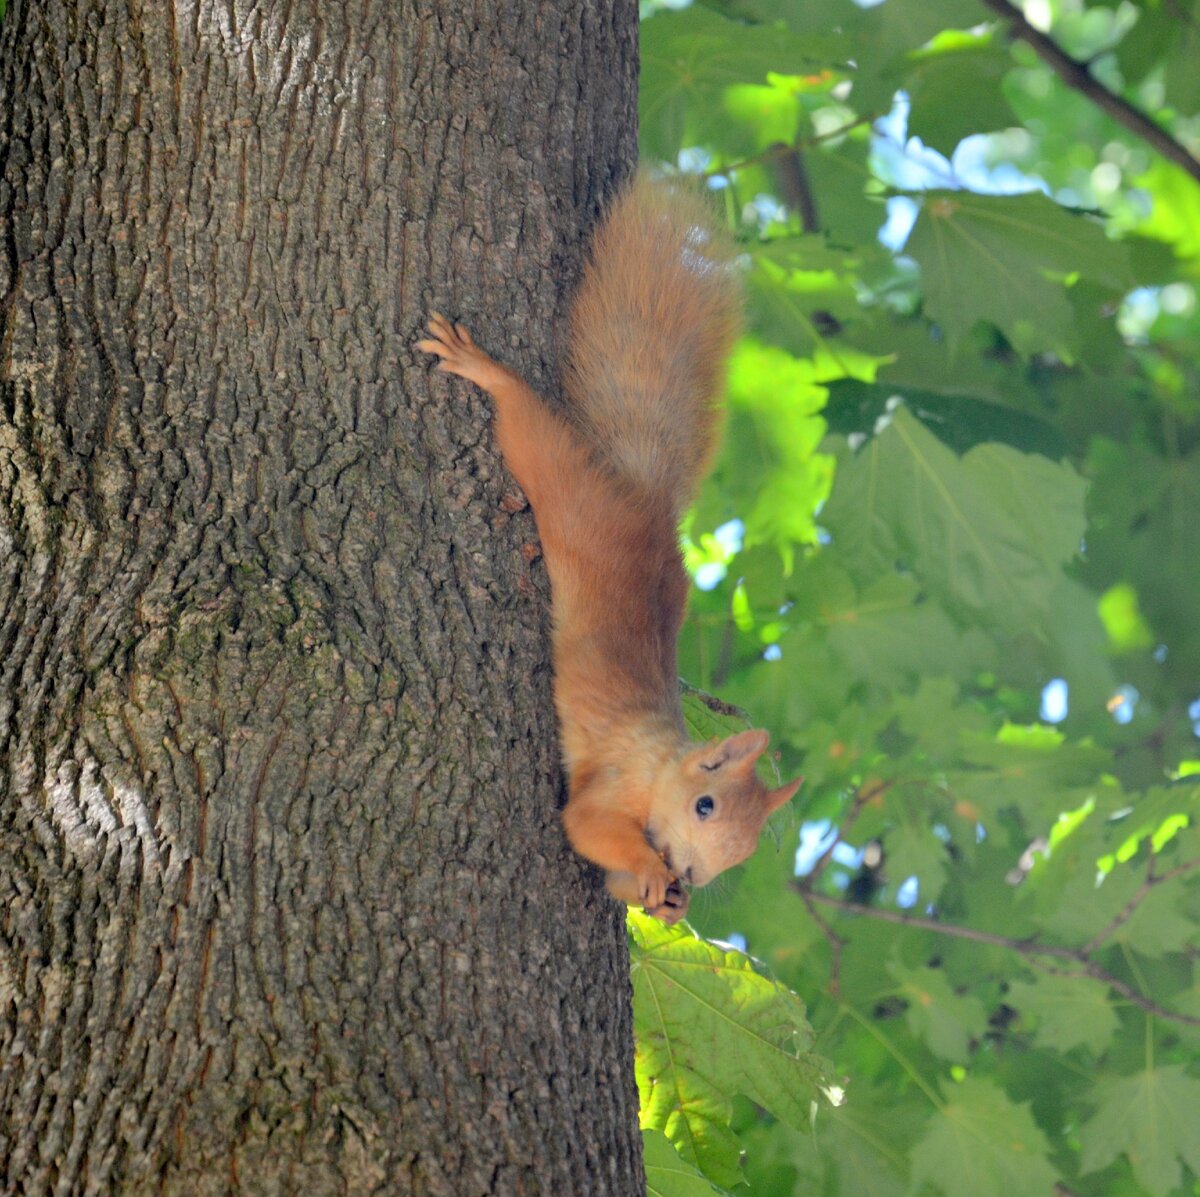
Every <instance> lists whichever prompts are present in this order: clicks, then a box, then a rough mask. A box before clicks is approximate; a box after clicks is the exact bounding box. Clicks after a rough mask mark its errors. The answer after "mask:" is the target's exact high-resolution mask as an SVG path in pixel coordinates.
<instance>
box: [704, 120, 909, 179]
mask: <svg viewBox="0 0 1200 1197" xmlns="http://www.w3.org/2000/svg"><path fill="white" fill-rule="evenodd" d="M884 115H885V114H884V113H882V112H872V113H869V114H868V115H866V116H859V117H855V118H854V120H852V121H847V122H846V123H845V124H844V125H838V127H837V128H836V129H827V130H826V131H825V132H824V133H813V134H811V135H810V136H808V137H797V138H796V140H795V141H793V142H791V143H788V142H783V141H777V142H774V143H773V144H772V145H769V146H768V147H767V148H766V149H765V150H763V151H762V152H761V153H758V154H751V156H750V157H749V158H742V159H739V160H738V161H737V162H727V163H725V165H724V166H719V167H717V168H716V169H714V170H710V171H706V172H705V173H704V174H703V175H701V176H700V177H701V178H703V179H715V178H719V177H720V176H722V175H727V174H729V173H730V172H731V171H735V170H744V169H745V168H746V167H747V166H761V165H763V164H764V163H766V162H772V161H774V160H775V159H776V158H781V157H783V156H784V155H785V154H793V153H795V152H796V151H797V150H806V149H808V148H809V146H814V145H820V144H821V143H822V142H824V141H833V139H834V138H835V137H842V136H844V135H845V134H846V133H850V132H851V131H853V130H854V129H858V128H860V127H861V126H862V125H870V124H873V123H874V122H875V121H877V120H879V118H880V117H881V116H884Z"/></svg>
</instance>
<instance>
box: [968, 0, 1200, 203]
mask: <svg viewBox="0 0 1200 1197" xmlns="http://www.w3.org/2000/svg"><path fill="white" fill-rule="evenodd" d="M983 3H984V6H985V7H987V8H990V9H991V10H992V12H994V13H996V15H997V16H1000V17H1002V18H1003V19H1004V20H1006V21H1007V22H1008V23H1009V25H1010V27H1011V30H1012V35H1013V36H1014V37H1017V38H1020V40H1021V41H1023V42H1025V44H1026V45H1028V46H1029V47H1030V48H1031V49H1032V50H1033V52H1034V53H1035V54H1036V55H1037V56H1038V57H1039V58H1040V59H1041V60H1042V61H1043V62H1044V63H1045V64H1046V65H1047V66H1048V67H1049V68H1050V69H1051V70H1052V71H1053V72H1054V73H1055V74H1056V75H1057V76H1058V77H1059V78H1060V79H1061V80H1062V81H1063V82H1064V83H1065V84H1067V86H1068V87H1073V88H1074V89H1075V90H1076V91H1078V92H1081V93H1082V94H1083V95H1085V96H1087V98H1088V99H1089V100H1091V101H1092V103H1093V104H1095V105H1096V107H1097V108H1099V109H1101V110H1102V111H1104V112H1107V113H1108V115H1109V116H1111V117H1112V118H1113V120H1115V121H1116V122H1117V124H1119V125H1124V126H1125V128H1126V129H1128V130H1129V131H1130V132H1131V133H1133V134H1134V135H1135V136H1137V137H1140V138H1141V139H1142V140H1143V141H1145V142H1146V144H1147V145H1150V146H1153V147H1154V149H1156V150H1157V151H1158V152H1159V153H1160V154H1162V156H1163V157H1164V158H1169V159H1170V160H1171V161H1172V162H1174V163H1175V164H1176V165H1178V166H1181V167H1183V169H1184V170H1185V171H1187V173H1188V174H1189V175H1191V176H1192V178H1193V179H1195V180H1196V181H1197V182H1200V159H1197V158H1196V157H1195V156H1194V155H1193V154H1190V153H1189V152H1188V151H1187V149H1186V148H1185V147H1184V146H1183V145H1181V144H1180V143H1179V142H1178V141H1176V140H1175V138H1174V137H1172V136H1171V134H1170V133H1168V132H1167V131H1166V130H1165V129H1164V128H1163V127H1162V126H1161V125H1158V124H1156V123H1155V122H1154V121H1152V120H1151V119H1150V117H1148V116H1147V115H1146V114H1145V113H1144V112H1143V111H1142V110H1141V109H1140V108H1137V107H1136V106H1135V105H1133V104H1131V103H1130V102H1129V101H1128V100H1126V99H1123V98H1122V97H1121V96H1118V95H1115V94H1114V93H1113V92H1111V91H1109V90H1108V88H1107V87H1105V86H1104V84H1102V83H1101V82H1100V81H1099V80H1098V79H1097V78H1096V77H1095V76H1094V75H1093V74H1092V72H1091V71H1090V70H1088V67H1087V64H1086V63H1083V62H1080V61H1079V60H1078V59H1076V58H1072V57H1071V56H1070V55H1069V54H1068V53H1067V52H1066V51H1065V50H1063V49H1062V48H1061V47H1060V46H1059V45H1058V43H1057V42H1055V41H1053V40H1052V39H1051V38H1049V37H1047V36H1046V35H1045V34H1044V33H1042V32H1041V30H1039V29H1035V28H1034V27H1033V26H1032V25H1031V24H1030V23H1029V21H1028V19H1027V18H1026V16H1025V14H1024V13H1023V12H1021V10H1020V9H1019V8H1016V7H1014V6H1013V5H1012V4H1009V3H1008V0H983Z"/></svg>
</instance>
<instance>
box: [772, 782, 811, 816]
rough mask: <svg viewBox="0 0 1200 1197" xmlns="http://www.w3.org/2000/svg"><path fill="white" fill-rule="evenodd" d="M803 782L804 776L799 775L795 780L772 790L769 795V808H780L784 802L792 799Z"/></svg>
mask: <svg viewBox="0 0 1200 1197" xmlns="http://www.w3.org/2000/svg"><path fill="white" fill-rule="evenodd" d="M803 784H804V778H803V777H797V778H796V780H795V781H789V782H787V783H786V784H785V785H781V786H780V787H779V788H778V789H776V790H772V791H771V792H770V793H769V794H768V795H767V810H768V811H773V810H778V809H779V808H780V807H781V806H783V805H784V803H786V802H789V801H791V799H792V796H793V795H794V794H795V793H796V791H797V790H798V789H799V788H800V787H801V786H802V785H803Z"/></svg>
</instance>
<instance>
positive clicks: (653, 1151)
mask: <svg viewBox="0 0 1200 1197" xmlns="http://www.w3.org/2000/svg"><path fill="white" fill-rule="evenodd" d="M642 1156H643V1158H644V1159H645V1162H646V1195H647V1197H713V1194H714V1193H715V1194H722V1193H727V1192H728V1190H726V1189H721V1188H718V1187H717V1186H716V1185H714V1184H713V1183H712V1182H711V1181H710V1180H707V1179H706V1178H705V1176H704V1173H702V1172H700V1171H698V1170H697V1169H696V1168H694V1167H693V1166H692V1165H691V1164H689V1163H688V1162H687V1161H686V1160H684V1159H683V1158H682V1156H680V1154H679V1152H677V1151H676V1150H675V1148H674V1147H672V1146H671V1140H670V1139H668V1138H667V1136H666V1135H664V1134H663V1133H662V1131H658V1130H654V1129H652V1128H643V1130H642Z"/></svg>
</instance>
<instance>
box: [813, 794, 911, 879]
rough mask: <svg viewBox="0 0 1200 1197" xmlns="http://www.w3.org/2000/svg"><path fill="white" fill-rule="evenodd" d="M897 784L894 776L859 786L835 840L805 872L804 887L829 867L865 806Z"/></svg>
mask: <svg viewBox="0 0 1200 1197" xmlns="http://www.w3.org/2000/svg"><path fill="white" fill-rule="evenodd" d="M895 784H896V782H895V779H894V778H893V779H892V780H890V781H876V782H872V783H871V784H869V785H868V784H864V785H861V786H859V788H858V790H857V791H856V792H855V795H854V801H853V802H852V803H851V804H850V809H849V810H848V811H847V812H846V817H845V818H844V819H842V821H841V825H840V826H839V827H838V830H837V835H835V836H834V837H833V842H832V843H831V844H830V845H829V847H828V848H826V849H825V851H824V852H822V853H821V855H820V856H818V857H817V861H816V864H814V865H813V867H812V868H811V869H809V871H808V872H807V873H806V874H805V877H804V887H805V889H811V887H812V886H813V885H814V884H815V883H816V881H817V880H818V878H819V877H820V876H821V874H822V873H824V872H825V870H826V869H827V868H828V867H829V862H830V860H831V859H832V858H833V850H834V849H835V848H836V847H837V846H838V844H840V843H842V842H843V841H844V840H845V838H846V835H847V833H848V832H849V831H850V828H851V827H853V826H854V824H855V822H856V821H857V820H858V816H859V815H861V814H862V811H863V807H864V806H866V805H867V803H868V802H874V800H875V799H876V798H882V797H883V795H884V794H886V793H887V792H888V790H890V789H891V788H892V786H894V785H895Z"/></svg>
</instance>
